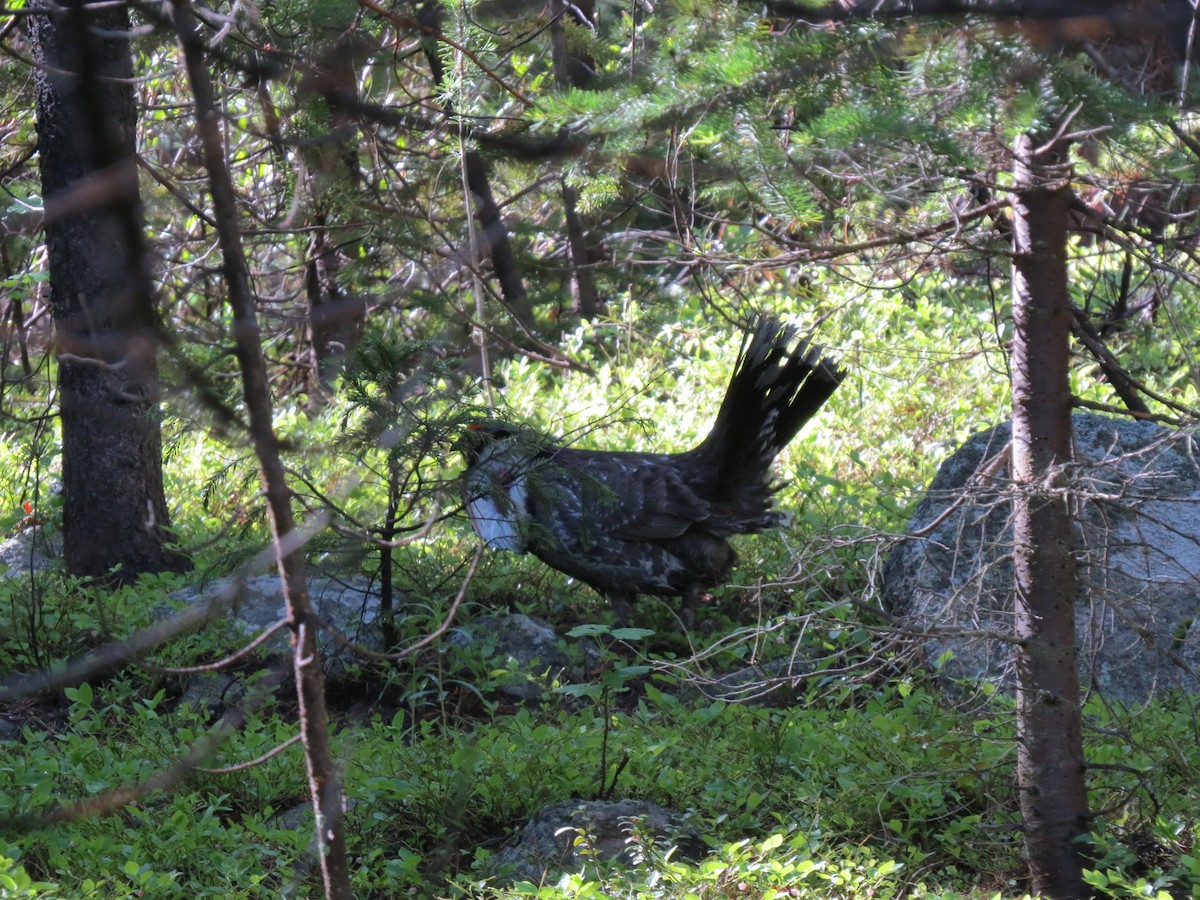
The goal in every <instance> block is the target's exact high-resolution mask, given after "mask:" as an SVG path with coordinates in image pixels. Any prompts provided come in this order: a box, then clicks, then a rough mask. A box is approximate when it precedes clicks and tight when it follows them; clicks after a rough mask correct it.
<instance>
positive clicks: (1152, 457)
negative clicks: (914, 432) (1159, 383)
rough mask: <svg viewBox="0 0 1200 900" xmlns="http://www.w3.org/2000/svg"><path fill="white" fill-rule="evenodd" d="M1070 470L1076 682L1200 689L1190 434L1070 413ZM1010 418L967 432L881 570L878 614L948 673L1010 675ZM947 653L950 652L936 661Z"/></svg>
mask: <svg viewBox="0 0 1200 900" xmlns="http://www.w3.org/2000/svg"><path fill="white" fill-rule="evenodd" d="M1074 427H1075V443H1076V463H1077V465H1076V467H1075V469H1074V471H1073V473H1072V477H1071V488H1072V491H1073V497H1074V504H1075V507H1076V521H1077V527H1076V541H1077V547H1078V550H1079V559H1080V562H1081V566H1080V570H1079V574H1080V587H1081V590H1080V598H1079V603H1078V607H1077V619H1078V641H1079V650H1080V677H1081V680H1082V684H1083V686H1084V687H1085V688H1089V687H1090V688H1093V689H1097V690H1099V691H1100V692H1101V693H1103V694H1104V696H1106V697H1109V698H1110V699H1114V700H1118V701H1121V702H1126V703H1136V702H1140V701H1143V700H1145V699H1146V698H1148V697H1150V696H1152V695H1153V694H1154V693H1155V692H1156V691H1162V690H1165V689H1169V688H1173V687H1180V688H1183V689H1185V690H1187V691H1190V692H1193V693H1197V692H1200V678H1198V673H1200V640H1198V639H1200V618H1198V617H1197V613H1200V457H1198V455H1197V439H1196V436H1195V435H1194V434H1192V433H1189V432H1186V431H1175V430H1172V429H1168V428H1163V427H1160V426H1157V425H1154V424H1151V423H1147V422H1137V421H1131V420H1124V419H1113V418H1108V417H1103V416H1094V415H1077V416H1075V417H1074ZM1011 433H1012V432H1011V427H1010V425H1008V424H1004V425H999V426H997V427H996V428H993V429H990V430H988V431H985V432H982V433H980V434H977V435H975V436H974V437H972V438H971V439H969V440H968V441H967V442H966V443H965V444H964V445H963V446H962V447H961V448H960V449H959V450H958V451H957V452H956V453H955V454H954V455H953V456H952V457H950V459H948V460H947V461H946V462H945V463H944V464H943V465H942V467H941V469H940V470H939V471H938V474H937V477H936V478H934V480H933V483H932V484H931V485H930V488H929V491H928V493H927V495H926V497H925V499H924V501H923V502H922V503H921V504H920V506H919V507H918V508H917V511H916V513H915V514H914V516H913V518H912V521H911V522H910V523H909V537H908V538H907V539H906V540H905V541H903V542H902V543H900V544H899V545H898V546H897V548H896V549H895V550H894V551H893V553H892V555H891V557H890V559H889V560H888V564H887V566H886V568H885V572H884V582H885V585H884V595H885V602H886V603H887V604H888V606H889V608H890V610H891V611H892V612H894V613H896V614H898V615H900V616H902V617H903V618H905V619H906V620H908V622H910V623H911V624H913V625H915V626H917V628H919V629H921V630H922V631H927V632H929V637H928V638H927V640H926V642H925V652H926V657H927V660H928V661H929V662H930V663H931V664H936V663H938V662H939V661H942V662H943V663H944V664H942V665H941V667H940V671H941V673H942V674H943V675H945V676H948V677H950V678H954V679H958V678H966V679H975V680H985V681H990V682H993V683H996V684H999V685H1000V686H1002V687H1011V686H1012V683H1013V671H1012V670H1013V658H1014V655H1013V652H1012V647H1011V645H1010V644H1008V643H1007V642H1005V641H1003V640H998V639H992V638H989V637H987V635H988V633H1000V634H1011V633H1012V624H1013V623H1012V600H1011V598H1012V590H1013V567H1012V561H1011V551H1012V541H1013V538H1012V523H1011V503H1010V502H1009V501H1010V497H1011V494H1010V489H1011V481H1010V476H1009V472H1010V469H1009V466H1008V461H1007V458H1005V457H999V458H997V454H1000V453H1003V452H1004V451H1005V450H1006V448H1007V446H1008V444H1009V440H1010V438H1011ZM947 652H949V653H950V654H952V657H947V656H946V654H947Z"/></svg>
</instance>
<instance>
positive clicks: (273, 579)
mask: <svg viewBox="0 0 1200 900" xmlns="http://www.w3.org/2000/svg"><path fill="white" fill-rule="evenodd" d="M231 592H232V594H233V599H232V602H230V603H229V604H227V608H226V604H223V603H222V602H220V601H221V600H222V599H223V598H225V597H228V596H229V595H230V593H231ZM308 595H309V599H310V600H311V601H312V605H313V609H314V610H315V611H316V613H317V615H319V616H320V617H321V618H322V619H323V620H324V621H325V622H327V623H329V625H331V626H332V627H333V628H336V629H337V630H338V631H339V632H340V633H341V634H343V635H345V636H346V637H348V638H350V639H351V640H352V641H354V642H356V643H358V644H361V645H362V646H364V647H366V648H367V649H368V650H374V651H377V652H378V651H382V650H383V649H384V647H383V636H382V629H381V627H380V624H379V595H378V594H377V593H375V591H374V590H372V588H371V585H370V584H369V583H368V582H367V580H366V579H364V578H350V579H339V578H331V577H327V576H317V577H312V578H310V579H309V580H308ZM171 599H173V600H175V601H177V602H180V603H183V604H184V605H185V606H190V605H192V604H196V603H213V605H214V608H215V609H216V610H217V611H216V612H214V613H213V615H214V617H216V616H221V615H228V616H229V617H230V621H231V623H232V625H233V627H234V628H235V629H237V630H238V631H240V632H241V633H242V634H244V635H246V636H247V637H253V636H255V635H257V634H259V633H260V632H261V631H263V629H265V628H268V627H269V626H271V625H274V624H275V623H276V622H278V621H279V620H280V619H282V618H284V616H286V615H287V603H286V601H285V600H284V597H283V584H282V582H281V581H280V579H279V576H278V575H257V576H252V577H249V578H243V579H237V578H219V579H217V580H215V581H212V582H209V583H207V584H204V585H200V586H197V587H191V588H185V589H183V590H181V591H176V592H175V593H174V594H172V595H171ZM289 640H290V632H288V630H287V629H281V630H280V631H279V632H277V633H276V634H275V635H274V636H273V637H272V638H271V639H270V641H268V643H267V646H268V647H269V648H270V649H272V650H283V649H284V648H286V647H287V645H288V642H289ZM317 641H318V644H319V645H320V648H321V654H322V658H323V659H324V660H325V662H326V665H327V667H328V669H329V671H331V672H338V671H341V670H342V669H343V668H344V667H345V666H346V664H347V663H349V662H350V661H351V660H352V659H353V654H352V652H351V651H349V650H347V649H346V648H345V647H343V646H342V645H341V644H339V643H337V642H336V641H334V639H333V638H331V637H330V636H329V635H328V634H326V633H325V632H324V631H321V632H320V633H319V634H318V636H317Z"/></svg>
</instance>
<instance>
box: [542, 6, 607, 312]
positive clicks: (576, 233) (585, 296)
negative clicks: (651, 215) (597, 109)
mask: <svg viewBox="0 0 1200 900" xmlns="http://www.w3.org/2000/svg"><path fill="white" fill-rule="evenodd" d="M550 13H551V15H552V17H553V18H552V19H551V23H550V36H551V49H552V51H553V53H554V60H553V62H554V85H555V87H557V88H558V89H559V90H565V89H567V88H570V87H586V86H587V85H588V84H590V83H591V81H592V80H593V79H592V74H593V71H592V70H593V66H594V61H593V60H592V59H591V57H589V56H587V55H586V54H581V53H575V52H573V51H572V48H571V42H570V41H569V40H568V34H567V24H566V21H567V18H568V17H575V16H578V17H579V19H580V20H582V21H581V23H579V24H577V25H576V26H575V27H582V24H583V23H592V22H594V21H595V15H596V13H595V3H594V2H593V0H580V2H578V3H569V2H568V0H554V2H552V3H551V4H550ZM563 138H564V139H566V138H567V134H566V133H565V132H564V134H563ZM562 201H563V218H564V219H565V220H566V223H567V246H568V248H569V249H570V253H571V256H570V258H571V280H572V282H573V285H574V295H575V310H576V312H578V313H579V315H580V316H581V317H582V318H585V319H591V318H593V317H594V316H595V315H596V313H597V312H599V311H600V298H599V295H598V294H597V292H596V282H595V280H594V279H593V278H592V270H591V268H590V267H589V264H590V262H591V256H592V254H591V249H590V248H589V247H588V238H587V229H585V228H584V225H583V219H582V218H581V217H580V215H579V208H578V207H579V192H578V191H577V190H575V188H573V187H571V185H569V184H568V183H567V181H566V179H565V178H564V179H563V180H562Z"/></svg>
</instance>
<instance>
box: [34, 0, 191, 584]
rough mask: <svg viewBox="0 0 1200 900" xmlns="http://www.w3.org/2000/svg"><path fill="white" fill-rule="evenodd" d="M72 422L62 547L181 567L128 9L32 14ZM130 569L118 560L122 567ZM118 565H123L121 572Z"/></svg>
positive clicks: (106, 573) (109, 563)
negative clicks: (165, 445)
mask: <svg viewBox="0 0 1200 900" xmlns="http://www.w3.org/2000/svg"><path fill="white" fill-rule="evenodd" d="M29 34H30V38H31V40H32V44H33V48H34V58H35V60H36V61H37V63H38V66H39V67H38V70H37V73H36V76H35V81H36V90H37V97H36V103H37V130H38V150H39V157H40V169H41V178H42V191H43V195H44V197H45V204H46V225H45V232H46V247H47V251H48V257H49V268H50V291H51V307H52V316H53V320H54V327H55V340H56V347H57V351H58V388H59V398H60V399H59V403H60V408H59V409H60V416H61V420H62V479H63V485H62V492H63V556H64V559H65V562H66V566H67V569H68V571H70V572H71V573H73V574H76V575H91V576H99V577H113V578H115V580H117V581H121V582H124V581H129V580H132V579H133V578H135V577H136V576H137V575H138V574H139V573H141V572H160V571H181V570H184V569H186V568H189V567H190V563H189V561H188V560H187V558H186V557H185V556H183V555H182V554H180V553H178V552H176V551H175V550H173V549H171V548H169V547H168V546H167V543H168V541H169V540H170V530H169V529H170V518H169V516H168V513H167V504H166V498H165V496H164V491H163V480H162V434H161V430H160V426H159V418H158V405H159V380H158V363H157V357H156V353H157V349H158V339H157V334H158V331H157V322H156V311H155V308H154V295H153V289H152V287H151V281H150V277H149V274H148V272H147V269H146V265H145V260H144V250H145V238H144V235H143V231H142V229H143V223H142V214H141V206H140V201H139V196H138V185H137V171H136V169H135V164H134V137H135V126H136V120H137V111H136V107H135V105H134V96H133V63H132V59H131V57H130V48H129V39H128V34H129V15H128V10H127V9H126V7H125V6H122V5H106V4H87V3H85V2H83V0H65V2H64V3H63V4H62V5H61V6H57V5H56V6H51V5H44V6H39V7H37V8H36V9H35V13H34V14H33V15H31V16H30V18H29ZM118 567H119V568H118ZM114 570H115V571H114Z"/></svg>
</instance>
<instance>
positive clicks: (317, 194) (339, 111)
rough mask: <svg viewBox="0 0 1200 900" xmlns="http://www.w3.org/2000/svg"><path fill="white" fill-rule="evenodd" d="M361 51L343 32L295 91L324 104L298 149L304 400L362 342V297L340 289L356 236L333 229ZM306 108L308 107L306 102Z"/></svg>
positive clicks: (347, 163)
mask: <svg viewBox="0 0 1200 900" xmlns="http://www.w3.org/2000/svg"><path fill="white" fill-rule="evenodd" d="M366 50H367V45H366V44H365V42H364V41H363V40H362V39H361V38H360V37H359V36H358V33H357V32H354V31H348V32H346V33H344V34H342V35H340V36H339V37H338V38H337V39H336V40H334V41H333V42H332V44H331V45H329V46H327V47H325V48H324V51H323V52H322V53H321V54H320V55H319V58H318V59H317V60H316V61H315V62H314V63H313V64H312V71H311V72H310V74H309V75H308V77H307V78H305V80H304V84H303V85H302V93H303V94H306V95H307V94H317V95H319V96H320V98H321V100H320V102H321V103H322V104H323V105H324V107H325V109H324V111H323V112H324V115H323V116H321V115H318V116H314V119H316V120H317V121H322V120H323V119H324V120H327V121H328V123H329V133H327V134H316V135H312V136H311V138H312V139H311V140H310V141H308V142H304V143H302V145H301V146H302V151H303V153H304V160H305V164H306V168H307V170H308V179H307V184H306V185H305V187H306V189H307V191H308V196H309V203H310V207H309V211H308V216H307V219H308V224H309V226H310V227H311V229H312V237H311V239H310V241H309V245H308V259H307V261H306V271H305V293H306V295H307V298H308V327H309V332H310V338H311V343H312V350H313V357H314V358H313V376H314V378H313V383H312V385H311V387H312V391H311V396H313V397H317V396H318V395H322V394H325V395H327V394H330V393H331V392H332V390H333V383H334V380H335V379H336V378H337V376H338V375H339V374H340V373H341V371H342V369H343V368H344V366H345V363H346V360H347V358H348V356H349V354H350V353H352V352H353V351H354V349H355V348H356V347H357V346H358V344H359V342H360V341H361V340H362V335H363V329H364V328H365V327H366V315H367V304H366V301H365V299H364V298H363V296H362V295H361V294H360V293H358V292H356V291H354V290H352V289H351V288H349V287H347V285H346V283H345V282H346V269H347V267H348V265H349V263H350V262H351V260H352V258H353V250H352V249H351V250H348V249H347V248H354V247H355V245H356V244H357V243H358V235H357V233H356V232H354V231H351V230H349V229H348V228H346V227H339V225H341V224H342V223H343V221H344V220H347V219H349V218H350V217H349V216H345V215H342V212H343V211H344V210H345V209H346V207H347V201H346V199H345V198H351V197H354V196H355V193H356V189H357V188H358V187H359V165H358V150H357V138H358V125H357V122H356V119H355V113H354V112H353V110H355V109H356V108H357V106H358V102H359V100H358V82H357V67H358V63H359V61H360V60H361V59H362V58H363V56H364V55H365V52H366ZM307 102H310V103H311V102H313V101H312V100H311V99H309V100H308V101H307Z"/></svg>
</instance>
